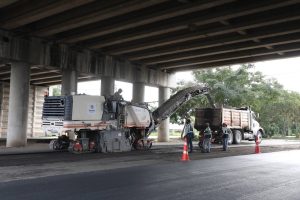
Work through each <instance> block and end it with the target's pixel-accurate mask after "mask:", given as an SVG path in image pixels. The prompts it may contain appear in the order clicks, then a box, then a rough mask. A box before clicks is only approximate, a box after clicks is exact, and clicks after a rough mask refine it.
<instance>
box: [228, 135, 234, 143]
mask: <svg viewBox="0 0 300 200" xmlns="http://www.w3.org/2000/svg"><path fill="white" fill-rule="evenodd" d="M232 142H233V134H232V133H229V134H228V144H232Z"/></svg>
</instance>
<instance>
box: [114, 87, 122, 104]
mask: <svg viewBox="0 0 300 200" xmlns="http://www.w3.org/2000/svg"><path fill="white" fill-rule="evenodd" d="M122 92H123V90H122V89H121V88H119V89H118V91H117V92H115V93H114V94H113V96H112V99H113V100H115V101H123V97H122V95H121V93H122Z"/></svg>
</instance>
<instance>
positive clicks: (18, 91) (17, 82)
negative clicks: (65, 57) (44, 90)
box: [6, 62, 30, 147]
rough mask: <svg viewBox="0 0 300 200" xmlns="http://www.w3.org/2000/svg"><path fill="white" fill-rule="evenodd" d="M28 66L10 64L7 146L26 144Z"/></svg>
mask: <svg viewBox="0 0 300 200" xmlns="http://www.w3.org/2000/svg"><path fill="white" fill-rule="evenodd" d="M29 84H30V66H29V64H28V63H19V62H15V63H12V64H11V74H10V92H9V107H8V109H9V110H8V129H7V141H6V146H7V147H21V146H26V144H27V121H28V101H29Z"/></svg>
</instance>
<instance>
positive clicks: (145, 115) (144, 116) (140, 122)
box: [125, 106, 151, 127]
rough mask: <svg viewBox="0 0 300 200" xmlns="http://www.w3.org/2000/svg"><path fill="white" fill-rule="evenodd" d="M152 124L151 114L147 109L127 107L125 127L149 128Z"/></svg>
mask: <svg viewBox="0 0 300 200" xmlns="http://www.w3.org/2000/svg"><path fill="white" fill-rule="evenodd" d="M150 122H151V120H150V114H149V111H148V110H147V109H145V108H141V107H137V106H126V120H125V126H127V127H148V126H149V125H150Z"/></svg>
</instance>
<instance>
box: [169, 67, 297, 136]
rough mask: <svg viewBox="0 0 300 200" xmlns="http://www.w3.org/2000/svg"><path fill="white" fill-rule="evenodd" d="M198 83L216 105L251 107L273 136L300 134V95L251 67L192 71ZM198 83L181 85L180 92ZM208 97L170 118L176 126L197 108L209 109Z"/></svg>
mask: <svg viewBox="0 0 300 200" xmlns="http://www.w3.org/2000/svg"><path fill="white" fill-rule="evenodd" d="M193 76H194V79H195V80H194V81H195V82H196V83H206V84H207V85H208V86H209V87H210V88H211V92H210V95H211V96H212V99H213V100H214V102H215V104H216V105H217V106H221V105H224V106H226V107H244V106H251V107H252V109H253V110H254V111H256V112H257V113H260V119H259V121H260V123H261V125H262V127H264V129H265V132H266V133H267V134H268V135H269V136H272V135H274V134H283V135H289V134H295V135H299V132H300V94H299V93H296V92H289V91H286V90H284V89H283V86H282V85H280V84H279V83H278V81H277V80H275V79H266V78H265V76H264V75H263V74H262V73H261V72H257V71H255V70H254V66H253V65H252V64H248V65H241V66H240V67H239V68H238V69H233V68H232V67H222V68H215V69H203V70H198V71H195V72H193ZM193 84H195V83H191V82H189V83H184V82H181V83H179V86H178V88H176V89H175V90H174V91H173V92H176V91H177V90H179V89H181V88H183V87H188V86H190V85H193ZM209 106H210V105H209V102H208V100H207V98H206V97H205V96H199V97H196V98H193V99H192V100H190V101H189V102H187V103H186V104H185V105H184V106H182V107H181V108H179V109H178V111H177V112H176V113H175V114H173V115H172V116H171V121H172V122H173V123H178V122H181V121H182V119H183V118H185V117H190V116H194V111H195V108H201V107H209Z"/></svg>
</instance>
